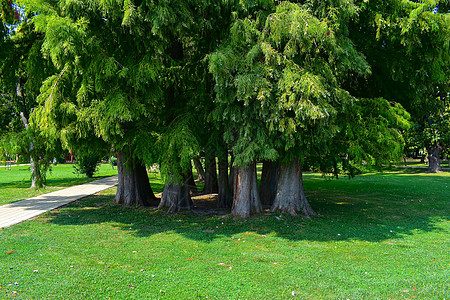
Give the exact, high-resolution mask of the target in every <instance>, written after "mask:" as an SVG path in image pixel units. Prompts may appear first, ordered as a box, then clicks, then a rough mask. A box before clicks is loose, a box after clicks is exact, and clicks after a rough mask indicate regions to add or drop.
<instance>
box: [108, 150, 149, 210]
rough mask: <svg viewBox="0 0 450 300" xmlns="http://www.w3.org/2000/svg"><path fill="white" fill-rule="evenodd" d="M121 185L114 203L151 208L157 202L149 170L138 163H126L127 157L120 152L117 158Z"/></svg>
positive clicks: (118, 187)
mask: <svg viewBox="0 0 450 300" xmlns="http://www.w3.org/2000/svg"><path fill="white" fill-rule="evenodd" d="M117 170H118V172H119V184H118V186H117V192H116V197H115V198H114V201H115V202H116V203H118V204H123V205H125V206H131V205H139V206H149V205H150V204H151V202H155V201H157V199H156V197H155V195H154V194H153V191H152V188H151V186H150V182H149V180H148V175H147V170H146V168H145V166H144V165H142V164H141V163H140V162H138V161H133V162H131V163H128V164H127V163H126V155H125V153H124V152H120V153H119V155H118V156H117Z"/></svg>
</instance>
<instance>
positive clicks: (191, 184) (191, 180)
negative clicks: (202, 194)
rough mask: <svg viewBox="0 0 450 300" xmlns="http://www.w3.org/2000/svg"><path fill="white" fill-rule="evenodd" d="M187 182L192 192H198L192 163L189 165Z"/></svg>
mask: <svg viewBox="0 0 450 300" xmlns="http://www.w3.org/2000/svg"><path fill="white" fill-rule="evenodd" d="M186 180H187V181H186V184H187V186H188V187H189V190H190V191H191V193H192V194H194V195H195V194H198V190H197V186H196V185H195V180H194V174H193V173H192V165H190V166H189V170H188V172H187V176H186Z"/></svg>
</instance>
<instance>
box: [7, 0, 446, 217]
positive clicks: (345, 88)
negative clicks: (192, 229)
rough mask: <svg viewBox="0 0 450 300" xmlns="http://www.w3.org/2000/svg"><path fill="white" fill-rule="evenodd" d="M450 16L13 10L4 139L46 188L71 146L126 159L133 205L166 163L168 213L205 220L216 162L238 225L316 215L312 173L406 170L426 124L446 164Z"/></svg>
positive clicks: (114, 7) (139, 5) (285, 7)
mask: <svg viewBox="0 0 450 300" xmlns="http://www.w3.org/2000/svg"><path fill="white" fill-rule="evenodd" d="M449 9H450V4H449V2H448V1H431V0H429V1H406V0H391V1H357V0H353V1H348V0H346V1H342V0H328V1H318V0H304V1H277V0H257V1H255V0H214V1H210V0H196V1H192V0H183V1H180V0H176V1H175V0H160V1H154V0H114V1H99V0H85V1H74V0H62V1H56V0H55V1H54V0H47V1H40V0H20V1H19V0H17V1H11V0H1V18H2V25H1V26H2V27H1V28H0V34H1V38H0V46H1V48H0V49H1V50H0V71H1V75H0V89H1V91H0V92H1V101H2V107H1V111H0V114H1V120H0V122H2V123H1V124H0V126H2V127H1V128H0V130H2V132H8V137H7V139H8V141H11V140H16V141H20V143H21V144H22V147H21V149H26V150H27V151H26V153H28V155H30V156H31V161H32V171H33V175H32V178H34V179H35V181H37V182H36V184H42V181H43V180H42V178H43V177H44V175H45V170H46V167H48V161H49V160H48V158H49V157H52V156H54V153H55V151H57V150H58V149H61V148H62V149H73V150H75V152H76V153H78V154H79V155H80V157H84V158H86V159H87V158H89V157H93V156H101V155H104V154H108V153H110V152H113V153H115V155H116V156H117V158H118V160H117V163H118V170H119V185H118V189H117V194H116V197H115V201H116V202H117V203H121V204H124V205H149V204H151V203H152V202H153V201H156V198H155V196H154V195H153V192H152V189H151V186H150V184H149V180H148V177H147V172H146V166H151V165H153V164H155V163H158V164H159V165H160V168H161V172H162V174H163V177H164V180H165V188H164V192H163V196H162V198H161V200H160V202H159V207H168V208H169V211H172V212H175V211H179V210H184V209H191V208H192V206H193V205H192V200H191V197H190V191H192V190H195V189H196V188H195V183H194V180H193V175H192V161H193V162H194V165H196V166H197V167H198V166H199V159H198V158H199V157H200V156H204V157H205V171H206V172H205V174H204V175H202V176H204V177H205V192H218V194H219V200H218V205H219V206H221V207H232V213H233V214H234V215H236V216H241V217H247V216H249V215H250V214H252V213H258V212H260V211H261V209H262V205H270V206H271V209H272V211H281V212H286V213H290V214H297V213H302V214H305V215H314V214H315V213H314V210H313V209H312V208H311V206H310V205H309V203H308V201H307V199H306V197H305V194H304V191H303V185H302V172H303V170H305V169H315V170H320V171H322V172H326V173H331V174H334V175H336V176H337V175H338V174H339V173H341V172H347V173H348V174H350V175H352V174H354V172H355V171H356V170H357V168H358V165H361V164H363V163H365V164H372V165H381V164H382V163H386V162H389V161H391V160H393V159H398V158H399V157H400V156H401V155H402V154H403V146H404V139H403V133H404V132H406V131H407V130H408V129H409V128H410V124H411V122H410V120H412V121H413V122H415V124H417V125H415V126H416V127H417V128H420V130H422V131H423V132H427V133H429V132H431V131H432V132H433V133H430V134H429V135H433V137H432V138H431V139H430V140H429V141H428V140H427V143H426V145H424V146H426V147H427V148H428V149H429V152H430V153H432V156H433V155H434V156H435V157H437V158H438V157H439V155H440V153H439V151H442V150H443V149H444V147H445V146H446V145H448V144H449V140H448V139H449V138H448V136H446V132H447V133H448V131H449V130H448V127H449V104H448V102H447V98H448V95H449V71H450V70H449V66H450V51H449V46H450V16H449ZM18 120H21V122H19V121H18ZM418 126H422V127H418ZM446 126H447V127H446ZM418 130H419V129H418ZM433 130H434V131H433ZM11 132H15V135H16V138H15V139H14V138H12V135H13V134H12V133H11ZM17 137H18V138H17ZM423 140H425V139H423ZM18 143H19V142H18ZM20 143H19V144H20ZM3 144H5V143H3ZM230 157H231V160H230ZM257 161H262V162H263V173H262V178H261V188H260V189H258V184H257V175H256V162H257ZM217 162H218V165H217ZM217 168H218V178H217Z"/></svg>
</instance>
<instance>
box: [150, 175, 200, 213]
mask: <svg viewBox="0 0 450 300" xmlns="http://www.w3.org/2000/svg"><path fill="white" fill-rule="evenodd" d="M187 177H188V176H186V175H184V176H183V182H181V183H180V182H179V181H177V180H176V179H175V178H174V179H173V180H172V182H171V183H168V184H166V185H165V186H164V191H163V195H162V198H161V202H160V203H159V206H158V208H163V207H168V208H169V210H168V212H169V213H173V212H178V211H182V210H191V209H192V208H193V207H194V204H193V203H192V199H191V195H190V194H189V186H188V185H187V182H188V180H189V179H188V178H187Z"/></svg>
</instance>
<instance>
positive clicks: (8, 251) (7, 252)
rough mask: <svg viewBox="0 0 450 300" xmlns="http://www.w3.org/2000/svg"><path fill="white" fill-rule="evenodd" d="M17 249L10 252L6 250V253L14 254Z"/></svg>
mask: <svg viewBox="0 0 450 300" xmlns="http://www.w3.org/2000/svg"><path fill="white" fill-rule="evenodd" d="M15 252H16V251H12V250H11V251H8V252H6V254H13V253H15Z"/></svg>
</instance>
